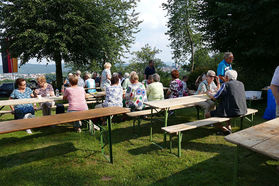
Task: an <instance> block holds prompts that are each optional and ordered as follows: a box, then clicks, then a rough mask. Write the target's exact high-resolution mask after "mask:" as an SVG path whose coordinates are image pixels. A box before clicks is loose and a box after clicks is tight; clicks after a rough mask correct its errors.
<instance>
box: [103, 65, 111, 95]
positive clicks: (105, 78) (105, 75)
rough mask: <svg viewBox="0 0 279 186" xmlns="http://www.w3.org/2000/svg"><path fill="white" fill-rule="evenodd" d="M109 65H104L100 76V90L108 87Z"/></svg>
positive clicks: (109, 77)
mask: <svg viewBox="0 0 279 186" xmlns="http://www.w3.org/2000/svg"><path fill="white" fill-rule="evenodd" d="M110 68H111V64H110V63H108V62H106V63H105V64H104V70H103V72H102V76H101V89H102V90H105V89H106V87H108V86H110V83H111V82H110V79H111V72H110Z"/></svg>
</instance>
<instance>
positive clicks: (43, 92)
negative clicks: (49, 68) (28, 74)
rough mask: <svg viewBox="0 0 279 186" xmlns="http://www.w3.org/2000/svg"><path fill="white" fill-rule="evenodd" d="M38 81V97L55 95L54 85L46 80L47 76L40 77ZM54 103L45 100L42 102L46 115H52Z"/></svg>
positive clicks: (36, 90)
mask: <svg viewBox="0 0 279 186" xmlns="http://www.w3.org/2000/svg"><path fill="white" fill-rule="evenodd" d="M37 83H38V87H37V89H35V91H34V93H35V96H36V97H38V96H39V95H40V96H41V97H47V96H54V91H53V87H52V85H51V84H49V83H47V82H46V78H45V76H40V77H38V78H37ZM52 104H53V103H51V102H45V103H42V104H40V106H41V107H42V111H43V115H44V116H45V115H51V107H52Z"/></svg>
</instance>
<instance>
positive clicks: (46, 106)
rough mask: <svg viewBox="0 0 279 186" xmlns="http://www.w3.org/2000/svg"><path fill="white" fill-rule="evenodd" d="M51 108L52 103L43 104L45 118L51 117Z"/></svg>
mask: <svg viewBox="0 0 279 186" xmlns="http://www.w3.org/2000/svg"><path fill="white" fill-rule="evenodd" d="M51 106H52V103H50V102H45V103H43V104H42V111H43V116H47V115H51Z"/></svg>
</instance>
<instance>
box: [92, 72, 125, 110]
mask: <svg viewBox="0 0 279 186" xmlns="http://www.w3.org/2000/svg"><path fill="white" fill-rule="evenodd" d="M118 84H119V78H118V76H112V78H111V86H109V87H107V88H106V100H105V101H104V103H102V104H99V105H96V107H95V108H102V107H123V102H122V98H123V89H122V87H121V86H119V85H118Z"/></svg>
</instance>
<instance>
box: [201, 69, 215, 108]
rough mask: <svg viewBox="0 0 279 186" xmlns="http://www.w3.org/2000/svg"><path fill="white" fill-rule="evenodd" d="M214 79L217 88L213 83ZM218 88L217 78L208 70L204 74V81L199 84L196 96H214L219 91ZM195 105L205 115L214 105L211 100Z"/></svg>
mask: <svg viewBox="0 0 279 186" xmlns="http://www.w3.org/2000/svg"><path fill="white" fill-rule="evenodd" d="M214 79H216V82H217V86H216V84H215V83H214ZM219 88H220V82H219V78H218V76H216V74H215V72H214V71H213V70H209V71H208V72H207V74H206V79H205V80H203V81H202V82H201V83H200V85H199V87H198V90H197V92H196V94H206V93H208V94H211V95H214V94H215V93H216V92H217V91H218V90H219ZM197 105H198V106H200V107H201V108H203V109H204V111H205V113H207V112H210V111H211V110H213V109H214V107H215V103H214V101H212V100H207V101H205V102H201V103H198V104H197Z"/></svg>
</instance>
